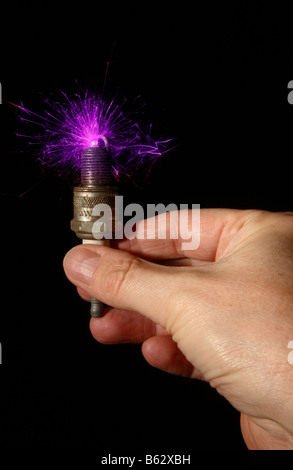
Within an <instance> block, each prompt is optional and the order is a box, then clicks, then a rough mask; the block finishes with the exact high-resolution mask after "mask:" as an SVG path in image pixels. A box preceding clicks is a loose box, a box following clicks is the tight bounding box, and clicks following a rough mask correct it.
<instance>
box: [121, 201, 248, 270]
mask: <svg viewBox="0 0 293 470" xmlns="http://www.w3.org/2000/svg"><path fill="white" fill-rule="evenodd" d="M174 212H176V213H178V215H179V216H180V217H182V214H183V212H185V216H186V217H187V218H188V226H189V229H192V210H188V211H181V212H180V211H174ZM243 212H244V211H240V210H234V209H202V210H201V211H200V224H199V227H200V230H199V233H198V234H197V236H199V237H200V243H199V246H198V247H197V248H196V249H184V244H186V240H185V239H184V238H183V237H182V235H181V233H180V230H178V237H177V238H173V237H172V236H171V234H172V225H171V224H172V222H174V220H176V217H175V218H174V217H173V219H172V216H171V212H168V213H167V214H159V215H157V216H155V217H152V218H151V219H145V220H142V221H141V222H139V223H138V224H137V229H136V234H137V235H138V236H135V237H134V238H133V239H127V238H124V239H123V240H116V242H114V245H113V246H115V247H117V248H119V249H121V250H124V251H129V252H131V253H133V254H135V255H137V256H141V257H143V258H146V259H152V260H156V259H157V260H158V259H178V258H182V257H185V258H192V259H196V260H198V261H204V262H212V261H215V259H216V255H217V250H218V246H219V241H220V239H221V235H222V233H223V229H224V227H225V226H226V225H227V224H228V223H229V222H231V221H235V220H238V219H239V218H240V217H241V216H243ZM179 213H180V214H179ZM173 215H174V214H173ZM178 219H179V217H177V220H178ZM149 221H150V222H151V223H149ZM162 222H163V223H165V222H166V227H165V233H166V237H165V238H164V239H162V238H160V237H161V235H162V233H161V232H162V230H161V229H160V223H161V224H162ZM150 227H151V229H150ZM161 227H162V225H161Z"/></svg>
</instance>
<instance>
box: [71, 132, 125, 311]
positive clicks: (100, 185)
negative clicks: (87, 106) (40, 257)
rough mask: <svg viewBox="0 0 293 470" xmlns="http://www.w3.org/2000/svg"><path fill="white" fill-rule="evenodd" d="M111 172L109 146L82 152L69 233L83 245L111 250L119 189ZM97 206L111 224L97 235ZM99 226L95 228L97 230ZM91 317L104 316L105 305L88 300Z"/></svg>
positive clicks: (95, 144) (95, 146)
mask: <svg viewBox="0 0 293 470" xmlns="http://www.w3.org/2000/svg"><path fill="white" fill-rule="evenodd" d="M115 183H116V181H115V178H114V176H113V172H112V163H111V156H110V152H109V148H108V143H107V141H106V139H105V138H103V140H102V141H101V140H99V141H95V142H92V146H91V147H88V148H85V149H83V150H82V152H81V184H80V186H77V187H75V188H74V197H73V219H72V220H71V230H73V231H74V232H75V234H76V235H77V237H78V238H80V239H81V240H82V243H84V244H96V245H106V246H110V242H111V240H110V239H109V234H112V233H114V230H113V226H114V222H115V196H117V195H118V194H119V193H118V188H117V187H116V184H115ZM97 204H107V205H108V206H110V208H111V214H112V216H111V220H109V221H107V222H106V223H105V222H103V224H100V229H99V231H100V233H97V232H96V229H95V232H94V231H93V225H94V223H95V222H96V221H97V220H99V218H101V217H102V215H103V214H99V215H94V214H95V213H96V212H95V211H94V208H95V207H96V206H97ZM97 225H98V226H99V224H95V227H96V226H97ZM90 302H91V308H90V314H91V316H92V317H95V318H98V317H102V316H103V315H104V304H103V303H102V302H100V301H99V300H97V299H95V298H94V297H91V298H90Z"/></svg>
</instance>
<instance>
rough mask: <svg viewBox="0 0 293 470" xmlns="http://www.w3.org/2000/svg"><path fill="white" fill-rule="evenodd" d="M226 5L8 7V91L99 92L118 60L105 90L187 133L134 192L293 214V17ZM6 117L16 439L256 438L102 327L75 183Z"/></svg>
mask: <svg viewBox="0 0 293 470" xmlns="http://www.w3.org/2000/svg"><path fill="white" fill-rule="evenodd" d="M157 3H158V2H157ZM218 3H221V5H217V6H215V5H213V4H211V3H208V2H195V4H193V3H192V2H179V3H177V2H170V3H167V4H166V6H164V4H160V6H158V5H156V7H154V6H152V5H151V4H148V3H146V4H145V6H140V7H137V6H136V7H132V6H130V4H127V3H125V2H119V4H115V3H108V4H106V5H104V6H101V5H102V4H101V3H100V2H92V3H91V2H83V4H82V5H81V4H76V3H71V4H70V8H69V6H65V5H63V4H62V5H61V4H60V5H59V7H58V8H57V7H54V6H53V5H52V4H51V3H50V2H42V3H39V4H35V3H32V2H21V4H19V3H17V2H16V3H15V2H14V4H13V6H12V7H11V8H8V7H5V6H4V8H3V10H2V12H1V13H2V14H3V18H2V19H1V23H2V25H1V62H0V81H1V83H2V89H3V90H2V94H3V100H5V101H11V102H14V103H19V102H20V100H21V101H22V102H23V103H24V105H25V106H26V107H27V108H29V109H32V110H36V111H37V112H38V111H41V110H42V97H41V95H43V94H44V95H49V94H50V93H52V92H53V93H55V92H56V91H57V90H58V89H61V90H63V91H65V92H68V93H72V92H75V91H76V85H75V80H77V81H78V83H79V85H80V86H82V87H83V88H89V89H90V90H92V91H97V92H99V91H100V90H101V89H102V87H103V83H104V78H105V70H106V64H107V61H110V64H109V70H108V76H107V82H106V91H107V93H108V94H109V95H111V93H112V94H113V95H114V94H115V93H119V94H121V95H124V96H126V97H127V99H129V101H130V102H131V101H132V100H134V98H135V97H136V96H138V95H142V96H143V99H144V101H145V103H146V105H147V106H146V108H145V114H144V117H143V119H145V120H146V121H149V122H152V123H153V134H154V135H155V136H156V137H158V138H160V137H165V138H168V137H174V138H176V144H177V147H176V148H175V149H174V150H173V151H172V152H170V153H169V154H167V155H165V156H164V157H163V158H162V160H161V161H160V162H158V163H157V164H156V165H155V166H154V168H153V170H152V172H151V174H150V176H149V177H148V179H147V180H139V181H135V184H134V182H133V181H125V182H124V183H123V185H122V186H121V192H122V193H123V194H124V197H125V199H126V202H128V201H129V202H140V203H142V204H146V203H147V202H157V203H158V202H163V203H165V204H167V203H170V202H174V203H176V204H180V203H189V204H192V203H200V204H201V206H202V207H237V208H259V209H266V210H277V211H281V210H292V209H293V203H292V196H291V188H292V184H291V155H292V145H291V144H292V137H291V136H292V127H293V106H290V105H289V103H288V101H287V95H288V89H287V86H288V82H289V81H290V80H292V79H293V64H292V57H293V47H292V40H290V34H291V33H292V28H291V26H290V15H289V14H288V12H286V11H285V10H281V9H279V10H278V11H276V10H275V7H273V6H271V4H270V3H269V2H245V1H242V2H236V3H237V6H233V7H232V6H231V5H229V7H228V6H226V7H223V5H222V2H218ZM252 3H253V5H252ZM1 9H2V6H1ZM4 25H7V27H4ZM0 119H1V129H0V132H1V140H0V153H1V163H2V165H1V168H2V172H1V194H2V208H1V215H2V221H1V222H2V223H1V226H2V230H1V232H2V236H3V237H2V256H1V259H2V263H1V265H2V266H3V273H2V285H3V292H2V300H3V302H2V307H1V331H0V341H1V343H2V349H3V364H2V366H1V392H0V393H1V404H0V406H1V412H2V416H1V430H2V434H3V436H2V438H1V445H2V447H3V449H5V448H22V449H26V448H33V449H37V448H52V449H57V448H58V449H63V448H64V449H69V450H70V451H68V454H72V452H73V451H75V452H76V451H77V449H81V450H83V449H87V452H91V453H92V455H93V456H95V458H98V456H99V455H106V454H107V453H108V452H110V453H112V454H115V453H116V455H144V454H145V453H154V452H156V453H166V452H167V453H169V454H170V453H181V454H182V453H188V454H192V455H195V453H196V452H197V451H198V450H206V449H210V450H213V449H225V450H232V449H236V450H238V449H239V450H241V449H245V446H244V444H243V442H242V438H241V434H240V429H239V415H238V413H237V412H236V411H235V410H233V409H232V407H231V406H230V405H229V404H228V403H226V402H225V400H224V399H223V398H221V397H220V396H218V395H217V393H216V392H215V391H214V390H212V389H211V388H210V387H209V385H207V384H204V383H200V382H197V381H191V380H187V379H183V378H180V377H174V376H169V375H168V374H165V373H163V372H161V371H157V370H154V369H152V368H151V367H150V366H149V365H148V364H147V363H146V362H145V361H144V359H143V357H142V355H141V352H140V346H139V345H123V346H103V345H100V344H98V343H96V342H95V340H94V339H93V338H92V337H91V335H90V333H89V329H88V321H89V314H88V305H87V304H86V303H85V302H83V301H82V300H81V299H79V297H78V296H77V294H76V292H75V288H74V287H73V286H71V285H70V284H69V282H68V281H67V280H66V278H65V275H64V273H63V269H62V259H63V256H64V255H65V253H66V252H67V251H68V250H69V249H70V248H71V247H72V246H73V245H75V244H76V243H77V239H76V238H75V235H74V234H73V233H71V232H70V229H69V222H70V219H71V217H72V181H71V180H70V178H66V177H63V178H58V176H57V175H56V174H54V172H52V171H50V170H48V169H44V168H42V167H41V166H40V165H39V164H38V163H37V162H36V159H35V156H34V155H33V154H32V152H31V151H28V150H27V148H26V144H25V142H24V141H23V140H22V139H20V138H17V137H16V136H15V131H20V130H21V124H20V122H19V119H18V117H17V113H16V112H15V109H14V108H13V107H12V106H11V105H9V104H7V103H6V102H3V103H2V105H1V106H0ZM3 280H4V284H3ZM252 386H253V385H252Z"/></svg>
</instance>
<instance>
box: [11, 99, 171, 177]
mask: <svg viewBox="0 0 293 470" xmlns="http://www.w3.org/2000/svg"><path fill="white" fill-rule="evenodd" d="M61 93H62V101H55V102H53V103H52V102H50V101H49V100H46V101H45V103H46V106H47V109H46V110H45V112H44V115H43V116H41V115H38V114H35V113H33V112H32V111H29V110H28V109H26V108H25V107H24V106H23V105H21V106H18V107H19V108H20V109H21V110H22V111H23V112H24V113H25V114H27V115H28V116H30V117H23V116H22V117H21V120H22V121H26V122H30V123H33V124H36V125H38V126H40V127H41V128H42V132H41V133H39V134H37V135H35V136H34V137H32V136H27V135H22V137H27V138H29V143H30V144H37V145H38V146H40V148H41V150H40V160H41V161H42V162H43V163H44V164H47V165H50V166H54V167H56V168H57V169H58V171H59V172H60V173H63V172H65V171H72V170H73V171H74V172H75V173H76V174H78V173H79V170H80V165H81V152H82V150H83V149H84V148H88V147H95V146H98V147H102V148H107V149H108V150H109V152H110V154H111V158H112V165H113V172H114V175H115V176H116V178H119V175H120V174H131V173H133V171H135V170H136V169H137V167H139V166H141V165H142V164H144V163H153V162H154V161H155V160H156V159H157V158H158V157H160V156H161V155H163V154H164V153H165V152H166V151H168V150H169V149H168V143H169V142H170V141H171V140H172V139H169V140H165V141H155V140H154V139H153V138H152V137H151V136H150V132H149V133H144V132H143V131H142V130H141V128H140V127H139V125H138V124H137V123H136V122H134V121H133V120H132V119H131V117H130V115H129V114H125V113H124V112H123V105H124V104H125V102H124V103H123V104H122V105H118V104H115V103H114V100H112V101H111V102H110V103H106V101H104V100H103V99H102V98H101V97H96V96H94V95H90V94H89V93H85V94H84V96H83V97H82V96H80V95H74V98H73V99H70V98H69V97H68V96H67V95H66V94H65V93H63V92H61ZM150 128H151V126H150ZM18 135H19V134H18Z"/></svg>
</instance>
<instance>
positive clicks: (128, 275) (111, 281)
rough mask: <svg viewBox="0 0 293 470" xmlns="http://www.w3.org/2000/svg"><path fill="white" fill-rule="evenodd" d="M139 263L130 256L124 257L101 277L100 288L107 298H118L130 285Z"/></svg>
mask: <svg viewBox="0 0 293 470" xmlns="http://www.w3.org/2000/svg"><path fill="white" fill-rule="evenodd" d="M138 265H139V261H138V260H137V259H136V258H133V257H132V256H131V255H126V256H124V257H123V259H121V260H120V261H119V262H117V263H116V264H115V265H113V266H112V268H111V269H110V270H109V271H108V273H107V274H106V275H105V276H103V277H102V282H101V288H102V290H103V293H104V294H105V295H107V296H111V297H113V296H114V297H118V296H121V295H122V293H123V291H124V290H125V289H127V287H128V285H129V286H130V285H131V279H133V275H132V273H133V271H134V270H135V269H136V268H137V267H138Z"/></svg>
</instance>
